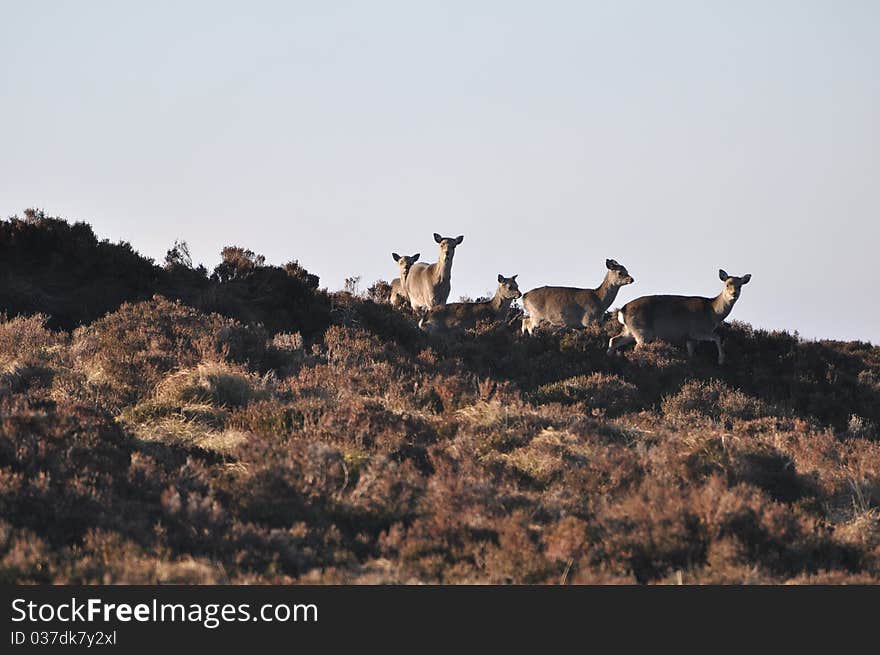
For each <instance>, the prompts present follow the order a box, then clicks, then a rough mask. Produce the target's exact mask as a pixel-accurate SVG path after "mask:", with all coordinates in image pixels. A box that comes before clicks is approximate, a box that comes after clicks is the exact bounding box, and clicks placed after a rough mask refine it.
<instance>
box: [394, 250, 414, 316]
mask: <svg viewBox="0 0 880 655" xmlns="http://www.w3.org/2000/svg"><path fill="white" fill-rule="evenodd" d="M419 254H420V253H416V254H415V255H412V256H409V257H408V256H406V255H398V254H397V253H396V252H393V253H391V256H392V257H393V258H394V261H396V262H397V268H398V270H399V271H400V277H396V278H394V279H393V280H391V304H392V306H394V307H400V306H401V305H404V304H405V303H408V302H409V298H408V297H407V295H406V278H407V276H408V275H409V269H410V268H412V265H413V264H415V263H416V262H417V261H418V259H419Z"/></svg>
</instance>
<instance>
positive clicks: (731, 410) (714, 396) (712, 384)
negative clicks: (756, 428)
mask: <svg viewBox="0 0 880 655" xmlns="http://www.w3.org/2000/svg"><path fill="white" fill-rule="evenodd" d="M661 410H662V411H663V414H664V415H665V416H667V417H668V418H673V419H675V418H687V417H688V416H690V415H693V414H699V415H702V416H708V417H710V418H713V419H715V420H721V419H727V420H736V419H739V420H753V419H756V418H763V417H766V416H775V415H780V414H781V411H780V410H778V409H776V408H774V407H772V406H770V405H768V404H767V403H764V402H762V401H761V400H759V399H757V398H753V397H751V396H747V395H746V394H744V393H743V392H742V391H740V390H738V389H731V388H730V387H728V386H727V385H726V384H724V383H723V382H721V381H719V380H709V381H706V382H704V381H701V380H691V381H689V382H687V383H686V384H685V385H684V386H682V388H681V389H680V390H679V391H678V393H676V394H674V395H670V396H667V397H666V398H664V399H663V403H662V405H661Z"/></svg>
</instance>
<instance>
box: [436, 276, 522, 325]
mask: <svg viewBox="0 0 880 655" xmlns="http://www.w3.org/2000/svg"><path fill="white" fill-rule="evenodd" d="M521 296H522V293H520V290H519V286H517V283H516V275H514V276H513V277H504V276H503V275H499V276H498V289H497V290H496V291H495V295H494V297H493V298H492V299H491V300H486V301H485V302H454V303H450V304H448V305H441V306H439V307H434V308H433V309H431V310H429V311H428V312H427V314H425V316H424V317H423V318H422V320H420V321H419V327H420V328H422V329H423V330H425V331H426V332H448V331H450V330H469V329H473V328H475V327H476V326H477V324H478V323H479V322H480V321H486V320H489V321H500V320H502V319H503V318H504V317H505V316H506V315H507V312H508V311H509V310H510V303H512V302H513V301H514V299H516V298H520V297H521Z"/></svg>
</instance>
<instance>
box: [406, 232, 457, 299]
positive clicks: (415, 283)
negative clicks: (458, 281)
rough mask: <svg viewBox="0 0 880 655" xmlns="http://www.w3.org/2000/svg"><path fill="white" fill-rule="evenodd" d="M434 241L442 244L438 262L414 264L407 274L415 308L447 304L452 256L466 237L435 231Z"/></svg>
mask: <svg viewBox="0 0 880 655" xmlns="http://www.w3.org/2000/svg"><path fill="white" fill-rule="evenodd" d="M434 241H436V242H437V243H439V244H440V259H439V260H437V263H436V264H425V263H423V262H419V263H418V264H413V266H412V268H410V270H409V275H407V276H406V286H405V289H406V295H407V297H408V298H409V302H410V304H411V305H412V307H413V309H416V310H418V309H431V307H434V306H435V305H445V304H446V299H447V298H449V289H450V284H449V281H450V278H451V275H452V257H453V256H454V255H455V248H456V246H458V245H460V244H461V242H462V241H464V237H463V236H460V237H458V238H455V239H453V238H450V237H441V236H440V235H439V234H437V233H434Z"/></svg>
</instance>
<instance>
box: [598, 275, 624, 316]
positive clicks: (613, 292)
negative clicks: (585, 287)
mask: <svg viewBox="0 0 880 655" xmlns="http://www.w3.org/2000/svg"><path fill="white" fill-rule="evenodd" d="M618 291H620V287H619V286H617V285H616V284H612V283H611V272H610V271H609V272H608V273H606V274H605V279H604V280H602V284H600V285H599V288H598V289H596V296H597V297H598V298H599V302H601V303H602V309H603V310H606V309H608V308H609V307H610V306H611V303H613V302H614V299H615V298H617V292H618Z"/></svg>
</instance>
